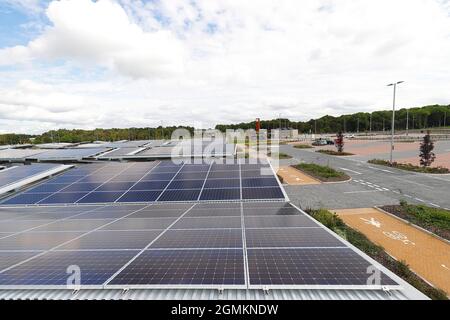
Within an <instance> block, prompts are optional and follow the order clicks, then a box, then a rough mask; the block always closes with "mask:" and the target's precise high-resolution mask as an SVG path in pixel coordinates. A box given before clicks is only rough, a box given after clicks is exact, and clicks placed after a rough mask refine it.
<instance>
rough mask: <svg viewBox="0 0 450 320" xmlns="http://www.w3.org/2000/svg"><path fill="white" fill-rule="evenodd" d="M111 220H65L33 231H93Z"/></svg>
mask: <svg viewBox="0 0 450 320" xmlns="http://www.w3.org/2000/svg"><path fill="white" fill-rule="evenodd" d="M111 221H113V220H111V219H96V220H94V219H91V220H63V221H54V222H52V223H50V224H47V225H43V226H41V227H38V228H36V229H34V230H33V231H91V230H94V229H96V228H98V227H100V226H103V225H105V224H107V223H110V222H111Z"/></svg>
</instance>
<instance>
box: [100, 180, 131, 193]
mask: <svg viewBox="0 0 450 320" xmlns="http://www.w3.org/2000/svg"><path fill="white" fill-rule="evenodd" d="M133 184H134V182H106V183H105V184H103V185H101V186H100V187H98V188H97V189H96V190H95V191H126V190H128V189H130V188H131V187H132V186H133Z"/></svg>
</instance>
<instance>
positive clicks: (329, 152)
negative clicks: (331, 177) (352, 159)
mask: <svg viewBox="0 0 450 320" xmlns="http://www.w3.org/2000/svg"><path fill="white" fill-rule="evenodd" d="M316 152H319V153H323V154H328V155H330V156H341V157H343V156H353V155H354V154H353V153H350V152H338V151H334V150H326V149H321V150H317V151H316Z"/></svg>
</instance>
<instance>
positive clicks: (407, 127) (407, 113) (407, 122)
mask: <svg viewBox="0 0 450 320" xmlns="http://www.w3.org/2000/svg"><path fill="white" fill-rule="evenodd" d="M408 129H409V109H406V136H408Z"/></svg>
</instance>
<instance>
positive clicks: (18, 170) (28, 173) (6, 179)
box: [0, 163, 59, 188]
mask: <svg viewBox="0 0 450 320" xmlns="http://www.w3.org/2000/svg"><path fill="white" fill-rule="evenodd" d="M58 166H59V165H57V164H45V163H39V164H33V165H19V166H15V167H12V168H9V169H4V170H2V171H0V188H2V187H5V186H7V185H9V184H12V183H16V182H19V181H21V180H24V179H27V178H30V177H32V176H35V175H37V174H40V173H43V172H45V171H48V170H51V169H55V168H56V167H58Z"/></svg>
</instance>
